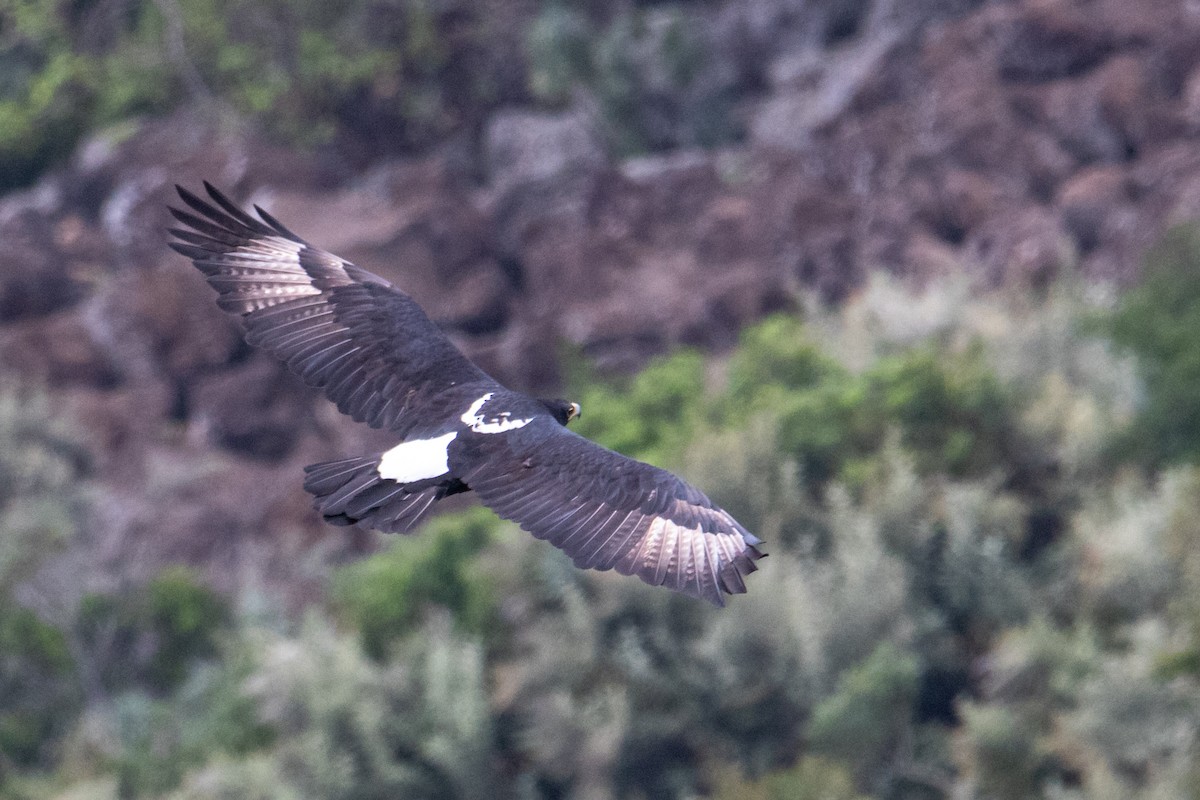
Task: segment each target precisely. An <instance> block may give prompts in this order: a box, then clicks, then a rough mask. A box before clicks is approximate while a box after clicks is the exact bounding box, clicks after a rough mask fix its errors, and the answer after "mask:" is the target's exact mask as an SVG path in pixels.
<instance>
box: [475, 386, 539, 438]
mask: <svg viewBox="0 0 1200 800" xmlns="http://www.w3.org/2000/svg"><path fill="white" fill-rule="evenodd" d="M493 394H494V392H488V393H487V394H485V395H484V396H483V397H481V398H479V399H478V400H476V401H475V402H474V403H471V407H470V408H468V409H467V410H466V412H465V413H464V414H463V415H462V421H463V424H464V425H467V426H468V427H469V428H470V429H471V430H473V431H475V433H504V432H505V431H511V430H513V429H514V428H523V427H525V426H526V425H528V424H529V423H530V422H533V417H530V418H529V419H512V413H511V412H508V411H502V412H500V413H499V414H497V415H496V416H494V417H492V418H491V419H489V420H487V421H486V422H485V421H484V418H483V417H481V416H480V415H479V411H480V409H482V408H483V406H484V404H485V403H486V402H487V401H488V400H491V399H492V395H493Z"/></svg>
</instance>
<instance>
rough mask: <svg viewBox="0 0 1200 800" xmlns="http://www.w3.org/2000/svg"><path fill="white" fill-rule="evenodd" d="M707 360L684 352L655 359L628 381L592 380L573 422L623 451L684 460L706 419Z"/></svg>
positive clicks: (581, 431)
mask: <svg viewBox="0 0 1200 800" xmlns="http://www.w3.org/2000/svg"><path fill="white" fill-rule="evenodd" d="M704 368H705V364H704V358H703V356H701V355H700V354H699V353H697V352H694V351H688V350H685V351H682V352H679V353H676V354H675V355H672V356H670V357H668V358H664V359H660V360H658V361H654V362H652V363H650V364H649V365H648V366H647V367H646V368H645V369H643V370H642V371H641V372H639V373H638V374H637V375H636V376H635V377H634V378H632V379H631V380H629V381H626V382H617V383H615V384H604V383H599V382H592V383H590V384H588V385H586V386H584V387H581V390H580V391H579V393H578V394H579V397H580V398H581V399H580V401H579V402H580V405H582V406H583V415H582V416H581V417H580V418H579V421H578V422H573V423H572V424H571V426H572V428H573V429H574V430H576V431H577V432H578V433H579V434H580V435H581V436H586V437H589V438H593V439H595V440H596V441H598V442H600V443H601V444H603V445H604V446H606V447H610V448H612V449H613V450H616V451H617V452H619V453H624V454H625V455H628V456H631V457H633V458H640V459H643V460H646V461H650V462H653V463H656V464H660V465H666V464H670V463H673V462H675V461H676V460H678V458H679V457H680V455H681V454H682V449H683V446H684V444H685V443H686V442H687V441H688V439H689V438H690V437H691V436H692V434H693V432H694V431H695V429H696V427H697V425H698V424H699V423H700V422H701V421H702V420H701V418H700V415H701V414H702V413H703V408H704V402H705V394H704V385H705V380H704V372H705V369H704Z"/></svg>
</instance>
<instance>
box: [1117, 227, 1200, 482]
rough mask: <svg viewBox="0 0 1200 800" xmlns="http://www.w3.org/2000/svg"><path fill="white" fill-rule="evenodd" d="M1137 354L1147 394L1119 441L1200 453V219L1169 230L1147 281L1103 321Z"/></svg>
mask: <svg viewBox="0 0 1200 800" xmlns="http://www.w3.org/2000/svg"><path fill="white" fill-rule="evenodd" d="M1105 326H1106V327H1107V329H1108V331H1109V333H1110V335H1111V336H1112V339H1113V341H1114V342H1116V343H1117V344H1118V345H1119V346H1121V347H1124V348H1127V349H1128V350H1129V351H1130V352H1132V353H1133V354H1134V355H1135V356H1136V357H1137V360H1138V367H1139V371H1140V372H1141V375H1142V378H1143V380H1144V381H1145V384H1146V394H1145V398H1144V402H1143V404H1142V408H1141V410H1140V413H1139V414H1138V418H1137V420H1136V421H1135V423H1134V425H1133V426H1132V427H1131V429H1130V430H1129V431H1128V433H1127V434H1126V435H1125V436H1124V437H1122V438H1121V439H1120V441H1119V442H1118V443H1117V445H1116V446H1117V448H1118V449H1119V451H1121V452H1127V453H1130V454H1132V455H1136V456H1139V457H1141V458H1142V459H1144V460H1146V461H1149V462H1151V463H1161V462H1164V461H1166V462H1173V461H1184V460H1186V461H1194V460H1196V459H1197V457H1200V226H1197V225H1195V224H1188V225H1181V226H1178V227H1176V228H1173V229H1171V230H1170V231H1168V232H1167V234H1166V236H1165V237H1164V238H1163V240H1162V242H1161V243H1159V244H1158V245H1157V246H1156V247H1155V248H1153V249H1152V250H1151V251H1150V253H1149V254H1148V255H1147V256H1146V261H1145V267H1144V271H1143V276H1142V282H1141V283H1140V284H1139V285H1138V286H1137V287H1135V288H1133V289H1131V290H1130V291H1129V292H1127V293H1126V294H1125V296H1124V297H1122V298H1121V301H1120V303H1119V305H1118V307H1117V308H1116V310H1115V311H1114V312H1113V313H1112V315H1111V316H1110V317H1109V318H1108V319H1107V320H1106V321H1105Z"/></svg>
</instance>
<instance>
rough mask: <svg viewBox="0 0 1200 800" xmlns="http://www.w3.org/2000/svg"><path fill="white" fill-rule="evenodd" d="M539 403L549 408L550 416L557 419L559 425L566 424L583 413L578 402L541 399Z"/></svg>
mask: <svg viewBox="0 0 1200 800" xmlns="http://www.w3.org/2000/svg"><path fill="white" fill-rule="evenodd" d="M541 403H542V405H544V406H545V407H546V408H547V409H549V411H550V416H552V417H554V418H555V419H556V420H558V424H559V425H566V424H567V423H568V422H570V421H571V420H573V419H575V418H576V417H578V416H580V415H581V414H582V413H583V409H582V408H580V406H579V403H571V402H568V401H566V400H542V401H541Z"/></svg>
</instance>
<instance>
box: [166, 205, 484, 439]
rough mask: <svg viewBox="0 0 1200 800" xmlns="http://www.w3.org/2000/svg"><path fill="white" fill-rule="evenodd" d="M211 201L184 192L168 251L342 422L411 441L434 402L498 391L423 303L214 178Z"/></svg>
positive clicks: (251, 337) (249, 337) (253, 340)
mask: <svg viewBox="0 0 1200 800" xmlns="http://www.w3.org/2000/svg"><path fill="white" fill-rule="evenodd" d="M204 187H205V189H207V190H208V195H209V197H210V198H211V201H212V202H207V201H205V200H202V199H200V198H199V197H197V196H196V195H194V194H192V193H191V192H189V191H188V190H186V189H184V188H182V187H180V186H177V187H175V188H176V189H177V190H178V192H179V196H180V198H181V199H182V200H183V202H184V203H185V204H186V205H187V206H188V208H189V209H190V211H184V210H180V209H177V208H172V209H171V213H172V214H173V215H174V216H175V219H177V220H179V221H180V222H181V223H183V224H184V225H186V226H187V227H186V228H172V229H171V233H172V234H174V236H175V237H176V239H178V241H175V242H172V243H171V247H172V248H174V249H175V250H176V251H178V252H179V253H182V254H183V255H185V256H187V257H188V258H190V259H192V261H193V263H195V265H196V267H197V268H198V269H199V270H200V271H201V272H203V273H204V274H205V275H206V276H207V277H208V282H209V283H210V284H211V285H212V286H213V288H215V289H216V290H217V292H218V293H219V294H220V297H219V298H218V300H217V303H218V304H219V305H220V307H221V308H223V309H225V310H226V311H229V312H231V313H234V314H238V315H240V316H241V317H242V318H243V320H244V322H245V325H246V341H248V342H250V344H253V345H257V346H259V347H263V348H265V349H266V350H268V351H270V352H271V353H272V354H274V355H275V356H277V357H279V358H280V359H282V360H283V361H284V362H286V363H287V365H288V366H289V367H290V368H291V369H292V370H293V371H295V372H296V373H298V374H299V375H300V377H301V378H303V379H304V381H305V382H306V383H308V384H309V385H311V386H316V387H319V388H321V389H323V390H324V391H325V394H326V395H328V397H329V398H330V399H331V400H333V401H334V402H335V403H337V407H338V409H339V410H340V411H342V413H344V414H348V415H349V416H351V417H353V418H354V419H355V420H357V421H359V422H366V423H367V424H369V425H371V426H372V427H375V428H386V429H390V430H395V431H398V432H399V433H400V434H401V435H402V436H403V435H405V434H406V433H407V432H408V431H409V430H410V429H411V428H412V427H413V425H416V424H419V423H421V422H422V421H423V420H422V419H420V418H419V416H418V415H417V414H416V413H410V412H415V410H416V409H425V410H426V412H428V409H429V407H430V405H431V404H432V405H435V406H436V405H438V403H437V397H436V396H437V395H439V394H441V393H443V392H448V391H452V392H453V394H454V395H455V396H456V397H457V396H458V395H460V394H462V392H463V389H464V387H471V386H473V385H478V386H480V387H482V388H481V390H480V391H474V390H471V391H468V392H467V394H471V395H472V396H475V395H478V394H480V393H482V391H484V390H486V387H492V386H496V383H495V381H493V380H492V378H490V377H489V376H488V375H487V374H486V373H485V372H483V370H481V369H479V368H478V367H477V366H475V365H474V364H473V363H471V361H470V360H469V359H467V358H466V356H464V355H463V354H462V353H460V352H459V351H458V349H457V348H455V346H454V345H453V344H452V343H451V342H450V340H449V339H448V338H447V337H446V335H445V334H444V333H443V332H442V331H441V330H440V329H439V328H438V327H437V326H436V325H435V324H434V323H433V322H432V321H430V319H429V317H427V316H426V315H425V312H424V311H422V310H421V308H420V306H418V305H417V303H416V302H415V301H414V300H413V299H412V298H411V297H409V296H408V295H407V294H405V293H404V292H402V291H400V290H399V289H397V288H396V287H394V286H392V284H390V283H388V282H387V281H386V280H384V279H383V278H380V277H379V276H378V275H373V274H372V273H370V272H367V271H366V270H364V269H361V268H359V267H356V266H354V265H353V264H351V263H349V262H347V261H343V260H342V259H340V258H338V257H337V256H334V255H331V254H330V253H327V252H325V251H324V250H319V249H317V248H315V247H312V246H310V245H309V244H308V243H307V242H305V241H304V240H303V239H301V238H300V237H299V236H297V235H296V234H294V233H292V232H291V231H289V230H288V229H287V228H285V227H283V225H281V224H279V222H277V221H276V220H275V219H274V218H273V217H271V215H270V214H268V213H266V212H265V211H263V210H262V209H261V208H258V207H257V206H256V207H255V211H257V212H258V214H259V216H260V217H261V219H255V218H254V217H252V216H250V215H249V214H247V213H246V212H244V211H242V210H241V209H239V208H238V207H237V206H235V205H234V204H233V203H232V202H230V201H229V200H228V199H227V198H226V197H225V196H224V195H222V194H221V193H220V192H218V191H217V190H216V189H214V188H213V187H212V186H211V185H209V183H208V182H207V181H206V182H205V184H204Z"/></svg>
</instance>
